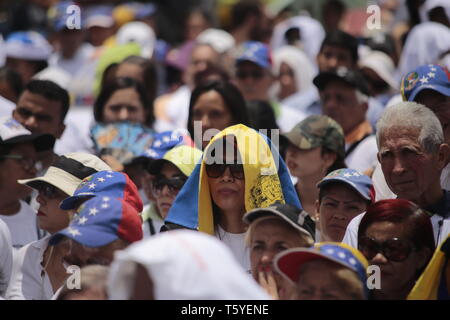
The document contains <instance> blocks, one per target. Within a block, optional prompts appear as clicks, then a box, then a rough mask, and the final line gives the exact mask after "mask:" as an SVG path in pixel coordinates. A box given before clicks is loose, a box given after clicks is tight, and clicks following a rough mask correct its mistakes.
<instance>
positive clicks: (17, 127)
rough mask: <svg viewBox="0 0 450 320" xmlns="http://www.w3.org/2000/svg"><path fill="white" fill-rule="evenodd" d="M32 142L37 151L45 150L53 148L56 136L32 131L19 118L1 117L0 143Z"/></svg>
mask: <svg viewBox="0 0 450 320" xmlns="http://www.w3.org/2000/svg"><path fill="white" fill-rule="evenodd" d="M24 142H31V143H33V144H34V146H35V148H36V151H38V152H39V151H44V150H49V149H52V148H53V145H54V144H55V137H53V136H52V135H51V134H36V133H31V131H29V130H27V129H26V128H25V127H23V126H22V125H21V124H20V123H19V122H18V121H17V120H15V119H14V118H11V117H10V116H4V117H0V145H14V144H18V143H24Z"/></svg>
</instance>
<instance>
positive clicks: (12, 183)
mask: <svg viewBox="0 0 450 320" xmlns="http://www.w3.org/2000/svg"><path fill="white" fill-rule="evenodd" d="M54 141H55V138H54V137H53V136H51V135H49V134H46V135H38V134H32V133H31V132H30V131H28V130H27V129H25V128H24V127H22V126H21V125H20V123H19V122H17V121H16V120H14V119H12V118H11V117H2V118H0V194H1V195H2V196H1V197H0V219H2V220H3V221H4V222H5V223H6V224H7V225H8V228H9V231H10V232H11V236H12V245H13V247H15V248H20V247H22V246H23V245H25V244H27V243H30V242H32V241H35V240H38V237H39V235H38V227H37V224H36V212H35V211H34V210H33V209H31V207H30V206H29V205H28V204H27V203H26V202H25V201H23V200H22V199H23V198H25V197H26V196H28V195H29V194H30V190H29V189H28V188H27V187H25V186H23V185H21V184H19V183H18V182H17V180H18V179H29V178H33V177H34V176H35V175H36V173H37V168H36V164H37V161H38V158H37V151H40V150H42V149H48V148H49V147H50V146H52V145H53V143H54Z"/></svg>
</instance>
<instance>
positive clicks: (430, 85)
mask: <svg viewBox="0 0 450 320" xmlns="http://www.w3.org/2000/svg"><path fill="white" fill-rule="evenodd" d="M424 89H430V90H434V91H437V92H439V93H442V94H443V95H444V96H447V97H448V96H450V71H449V70H447V69H446V68H445V67H443V66H440V65H436V64H427V65H423V66H420V67H417V68H416V69H414V70H413V71H411V72H409V73H408V74H406V75H405V76H404V77H403V78H402V81H401V87H400V92H401V94H402V98H403V100H404V101H414V98H415V97H416V96H417V94H418V93H419V92H420V91H422V90H424Z"/></svg>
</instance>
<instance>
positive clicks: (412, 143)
mask: <svg viewBox="0 0 450 320" xmlns="http://www.w3.org/2000/svg"><path fill="white" fill-rule="evenodd" d="M377 143H378V148H379V152H378V159H379V161H380V163H381V168H382V170H383V174H384V176H385V178H386V182H387V184H388V186H389V188H390V189H391V190H392V191H393V192H394V193H395V194H396V196H397V198H401V199H407V200H410V201H413V202H415V203H417V204H418V205H419V206H420V207H422V208H423V209H425V210H427V211H428V212H429V214H430V216H431V222H432V225H433V231H434V236H435V241H436V243H437V244H438V243H440V242H442V241H443V240H444V239H446V237H447V234H448V233H449V232H450V191H447V190H443V189H442V188H441V184H440V181H439V177H440V176H441V172H442V170H443V169H444V167H445V166H446V165H447V163H448V160H449V156H450V148H449V146H448V145H447V144H445V143H444V134H443V131H442V126H441V124H440V123H439V120H438V118H437V117H436V115H435V114H434V113H433V112H432V111H431V110H430V109H428V108H426V107H425V106H423V105H420V104H418V103H415V102H401V103H399V104H397V105H394V106H392V107H390V108H388V109H387V110H386V111H385V112H384V113H383V116H382V117H381V119H380V120H379V121H378V124H377ZM362 215H363V214H361V215H359V216H357V217H355V218H354V219H353V220H352V221H351V222H350V224H349V226H348V227H347V231H346V234H345V236H344V240H343V242H345V243H347V244H350V245H352V246H354V247H357V233H358V226H359V222H360V221H361V218H362Z"/></svg>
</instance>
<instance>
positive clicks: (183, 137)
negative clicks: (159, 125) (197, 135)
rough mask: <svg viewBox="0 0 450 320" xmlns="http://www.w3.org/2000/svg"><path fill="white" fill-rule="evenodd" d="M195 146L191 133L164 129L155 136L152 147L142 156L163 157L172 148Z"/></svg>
mask: <svg viewBox="0 0 450 320" xmlns="http://www.w3.org/2000/svg"><path fill="white" fill-rule="evenodd" d="M179 145H186V146H192V147H193V146H194V142H193V141H192V139H191V138H190V136H189V134H188V133H187V132H186V131H184V130H178V129H177V130H173V131H164V132H160V133H157V134H155V135H154V136H153V142H152V144H151V145H150V148H149V149H147V150H145V152H144V153H143V154H141V155H140V156H141V157H146V158H152V159H161V158H163V157H164V155H165V154H166V153H167V151H169V150H170V149H172V148H174V147H176V146H179Z"/></svg>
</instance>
